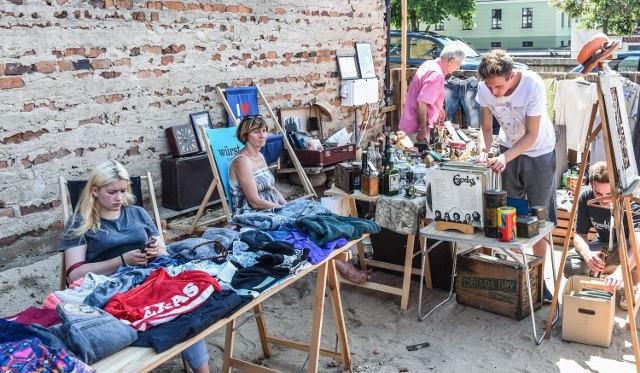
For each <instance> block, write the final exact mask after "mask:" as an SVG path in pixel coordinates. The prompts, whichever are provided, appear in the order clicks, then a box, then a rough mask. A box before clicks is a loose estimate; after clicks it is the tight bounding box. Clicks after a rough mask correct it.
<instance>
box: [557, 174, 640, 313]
mask: <svg viewBox="0 0 640 373" xmlns="http://www.w3.org/2000/svg"><path fill="white" fill-rule="evenodd" d="M610 195H611V186H610V185H609V174H608V170H607V164H606V163H605V162H597V163H595V164H594V165H593V166H591V168H590V169H589V186H587V187H585V188H584V189H583V190H582V192H581V193H580V197H579V198H578V202H577V203H578V211H577V215H576V226H575V235H574V236H573V244H574V249H572V250H571V251H570V252H569V254H568V255H567V261H566V263H565V267H564V275H565V276H566V277H567V278H568V277H570V276H573V275H589V274H590V273H595V274H600V275H604V276H606V277H605V289H606V290H607V291H608V292H613V291H615V290H616V289H620V287H621V286H622V285H623V281H622V269H621V267H620V255H619V251H618V247H617V242H616V235H615V228H614V227H611V225H612V221H611V212H610V209H609V207H610V205H611V199H604V200H601V201H599V202H597V203H594V204H593V205H591V206H589V205H588V202H589V201H590V200H592V199H595V198H601V197H606V196H610ZM631 210H632V211H631V213H632V215H633V216H632V217H633V229H634V231H635V232H636V239H638V238H639V237H640V206H639V205H638V204H636V203H632V204H631ZM622 223H623V227H624V229H625V237H626V238H627V253H628V257H629V268H631V269H633V268H635V265H636V261H635V258H634V256H633V250H631V244H630V243H629V241H628V238H629V227H628V226H627V217H626V213H625V215H624V217H623V220H622ZM592 227H593V228H594V229H595V230H596V240H594V241H592V242H589V240H588V238H587V235H588V234H589V230H590V229H591V228H592ZM610 232H611V233H612V234H613V240H612V241H611V242H612V245H609V234H610ZM602 248H606V249H607V256H606V259H605V260H604V261H603V260H601V259H600V258H599V257H598V253H599V252H600V250H601V249H602ZM631 273H632V275H633V276H632V277H633V282H634V283H636V284H637V283H638V279H637V277H638V276H637V273H636V270H633V271H632V272H631ZM621 307H624V306H621Z"/></svg>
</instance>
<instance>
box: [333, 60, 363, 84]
mask: <svg viewBox="0 0 640 373" xmlns="http://www.w3.org/2000/svg"><path fill="white" fill-rule="evenodd" d="M336 59H337V60H338V71H339V72H340V79H342V80H349V79H358V78H360V75H359V74H358V65H357V64H356V56H354V55H352V54H343V55H337V56H336Z"/></svg>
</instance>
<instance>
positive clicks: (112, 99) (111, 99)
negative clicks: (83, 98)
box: [107, 94, 124, 104]
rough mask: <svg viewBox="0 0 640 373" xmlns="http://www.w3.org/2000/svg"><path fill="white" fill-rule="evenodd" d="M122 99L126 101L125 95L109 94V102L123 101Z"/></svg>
mask: <svg viewBox="0 0 640 373" xmlns="http://www.w3.org/2000/svg"><path fill="white" fill-rule="evenodd" d="M121 101H124V96H123V95H121V94H114V95H109V96H107V102H108V103H110V104H111V103H114V102H121Z"/></svg>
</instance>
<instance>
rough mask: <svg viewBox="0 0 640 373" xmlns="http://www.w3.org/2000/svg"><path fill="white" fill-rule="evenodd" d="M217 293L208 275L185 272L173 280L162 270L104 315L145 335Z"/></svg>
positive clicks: (107, 308) (120, 296)
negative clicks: (146, 331) (152, 327)
mask: <svg viewBox="0 0 640 373" xmlns="http://www.w3.org/2000/svg"><path fill="white" fill-rule="evenodd" d="M214 290H215V291H221V290H222V288H221V287H220V284H219V283H218V281H216V279H215V278H213V277H212V276H211V275H209V274H208V273H206V272H203V271H184V272H182V273H179V274H178V275H176V276H171V275H170V274H169V273H167V271H166V270H165V269H164V268H159V269H157V270H155V271H153V273H152V274H151V275H150V276H149V277H148V278H147V279H146V280H145V282H143V283H142V284H141V285H140V286H138V287H136V288H133V289H131V290H129V291H128V292H126V293H120V294H116V295H115V296H114V297H113V298H111V299H110V300H109V302H108V303H107V305H106V306H105V307H104V311H106V312H108V313H110V314H112V315H113V316H114V317H116V318H118V319H120V320H122V321H123V322H125V323H126V324H128V325H129V326H131V327H132V328H134V329H136V330H138V331H145V330H147V329H149V328H150V327H151V326H153V325H159V324H162V323H165V322H167V321H171V320H173V319H174V318H176V317H178V316H179V315H181V314H183V313H187V312H190V311H192V310H194V309H196V308H198V307H200V305H202V303H204V301H205V300H207V298H209V296H211V294H213V292H214Z"/></svg>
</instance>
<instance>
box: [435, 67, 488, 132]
mask: <svg viewBox="0 0 640 373" xmlns="http://www.w3.org/2000/svg"><path fill="white" fill-rule="evenodd" d="M477 92H478V79H476V78H475V77H464V76H452V77H450V78H449V79H447V80H445V82H444V102H445V106H446V107H447V120H450V121H453V115H454V114H455V112H456V111H457V110H458V107H460V106H462V108H463V109H464V112H465V114H466V120H467V127H469V128H480V104H479V103H478V102H477V101H476V94H477Z"/></svg>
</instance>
